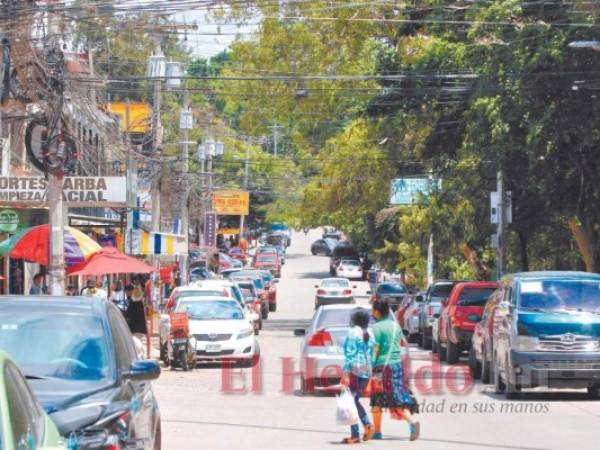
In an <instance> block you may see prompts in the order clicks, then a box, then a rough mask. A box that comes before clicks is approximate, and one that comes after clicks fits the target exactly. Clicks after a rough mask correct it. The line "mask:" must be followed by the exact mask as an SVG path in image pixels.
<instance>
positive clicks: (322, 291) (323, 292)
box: [315, 278, 356, 309]
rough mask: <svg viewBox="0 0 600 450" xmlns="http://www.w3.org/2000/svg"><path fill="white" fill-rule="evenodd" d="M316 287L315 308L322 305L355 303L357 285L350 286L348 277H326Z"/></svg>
mask: <svg viewBox="0 0 600 450" xmlns="http://www.w3.org/2000/svg"><path fill="white" fill-rule="evenodd" d="M315 289H316V290H317V291H316V293H315V309H317V308H318V307H319V306H322V305H334V304H346V305H347V304H353V303H355V300H354V289H356V286H350V282H349V281H348V279H347V278H324V279H323V280H321V283H320V284H318V285H316V286H315Z"/></svg>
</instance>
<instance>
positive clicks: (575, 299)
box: [492, 272, 600, 397]
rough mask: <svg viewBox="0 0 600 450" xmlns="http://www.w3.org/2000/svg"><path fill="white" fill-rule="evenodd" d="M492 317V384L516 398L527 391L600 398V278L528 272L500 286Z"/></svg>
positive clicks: (513, 277)
mask: <svg viewBox="0 0 600 450" xmlns="http://www.w3.org/2000/svg"><path fill="white" fill-rule="evenodd" d="M501 285H502V301H501V302H500V304H499V305H498V306H497V307H496V309H495V312H494V349H493V356H492V358H493V361H492V365H493V370H492V373H493V380H494V387H495V391H496V393H506V395H507V396H509V397H512V396H515V395H517V394H518V393H519V392H520V390H521V389H522V388H523V387H539V386H542V387H549V388H572V389H585V388H587V389H588V392H589V393H590V395H593V396H594V397H598V395H599V394H600V339H599V337H600V275H598V274H592V273H584V272H530V273H519V274H514V275H508V276H506V277H504V278H503V279H502V280H501Z"/></svg>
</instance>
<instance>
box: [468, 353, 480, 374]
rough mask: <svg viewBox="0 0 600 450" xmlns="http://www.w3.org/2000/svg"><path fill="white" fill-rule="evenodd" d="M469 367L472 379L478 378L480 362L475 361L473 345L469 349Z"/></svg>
mask: <svg viewBox="0 0 600 450" xmlns="http://www.w3.org/2000/svg"><path fill="white" fill-rule="evenodd" d="M469 369H470V370H471V376H472V377H473V379H474V380H478V379H479V378H480V377H481V363H480V362H479V361H477V357H476V356H475V349H474V348H473V347H471V350H469Z"/></svg>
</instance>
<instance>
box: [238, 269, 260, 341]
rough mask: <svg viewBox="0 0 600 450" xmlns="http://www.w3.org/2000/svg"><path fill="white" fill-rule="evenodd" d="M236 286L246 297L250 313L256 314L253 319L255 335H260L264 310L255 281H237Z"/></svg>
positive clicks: (245, 300)
mask: <svg viewBox="0 0 600 450" xmlns="http://www.w3.org/2000/svg"><path fill="white" fill-rule="evenodd" d="M235 282H236V284H237V285H238V287H239V288H240V291H241V292H242V296H243V297H244V302H245V304H246V306H247V308H248V309H249V310H250V311H253V312H254V315H253V318H252V320H251V322H252V325H253V327H254V334H255V335H258V333H259V331H260V330H262V326H263V322H262V308H263V301H262V299H261V298H260V295H259V294H258V291H257V290H256V287H255V286H254V281H252V280H251V279H248V280H243V279H236V280H235Z"/></svg>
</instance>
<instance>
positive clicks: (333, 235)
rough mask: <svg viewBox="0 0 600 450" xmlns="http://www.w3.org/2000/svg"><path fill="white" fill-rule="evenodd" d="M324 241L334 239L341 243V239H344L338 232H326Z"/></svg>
mask: <svg viewBox="0 0 600 450" xmlns="http://www.w3.org/2000/svg"><path fill="white" fill-rule="evenodd" d="M323 239H334V240H336V241H339V240H340V239H342V233H341V232H339V231H337V230H335V231H326V232H324V233H323Z"/></svg>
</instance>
